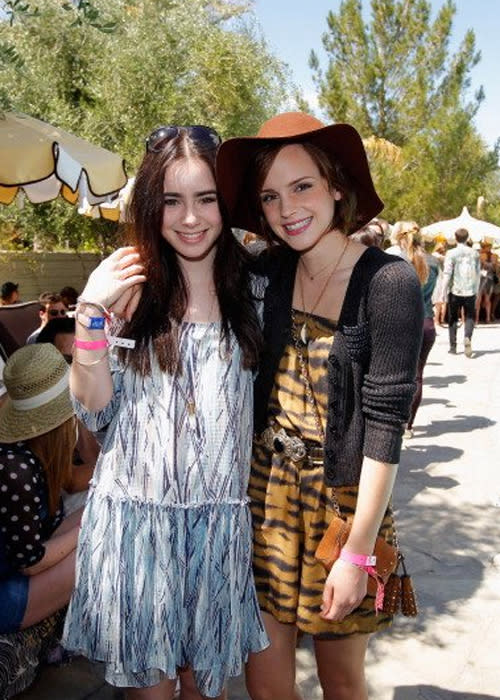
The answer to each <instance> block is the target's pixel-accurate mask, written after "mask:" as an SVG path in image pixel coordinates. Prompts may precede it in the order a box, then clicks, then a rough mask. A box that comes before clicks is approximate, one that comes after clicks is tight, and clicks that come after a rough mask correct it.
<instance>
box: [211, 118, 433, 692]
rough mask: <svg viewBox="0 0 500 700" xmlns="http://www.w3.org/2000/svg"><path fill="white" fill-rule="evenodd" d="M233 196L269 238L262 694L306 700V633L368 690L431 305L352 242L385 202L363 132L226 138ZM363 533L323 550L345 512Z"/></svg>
mask: <svg viewBox="0 0 500 700" xmlns="http://www.w3.org/2000/svg"><path fill="white" fill-rule="evenodd" d="M217 181H218V187H219V192H220V194H221V197H222V199H223V200H224V201H225V204H226V206H227V208H228V210H229V212H230V216H231V223H232V225H233V226H235V227H238V228H242V229H243V230H248V231H251V232H253V233H257V234H260V235H261V236H264V237H265V238H266V240H267V241H268V242H269V244H270V247H269V250H268V251H266V252H264V253H263V254H261V256H260V257H259V259H258V261H257V268H258V269H259V271H260V272H261V274H262V275H263V278H264V280H265V281H266V283H267V287H266V291H265V294H264V310H263V319H264V351H263V354H262V358H261V362H260V367H259V374H258V376H257V379H256V386H255V415H254V419H255V428H256V433H257V434H256V439H255V442H254V453H253V463H252V473H251V478H250V496H251V507H252V512H253V521H254V532H255V534H254V571H255V577H256V584H257V591H258V596H259V602H260V605H261V609H262V610H263V611H264V613H263V615H264V620H265V624H266V628H267V631H268V633H269V636H270V639H271V645H270V647H269V648H268V649H266V650H265V651H263V652H262V654H255V655H251V658H250V661H249V663H248V666H247V682H248V689H249V692H250V695H251V697H252V698H253V700H270V699H271V698H272V699H274V698H279V699H280V700H297V698H299V697H300V696H299V693H298V691H297V689H296V688H295V646H296V639H297V630H301V631H303V632H306V633H308V634H311V635H312V636H313V637H314V644H315V652H316V660H317V664H318V672H319V678H320V682H321V685H322V688H323V694H324V697H325V698H327V699H328V700H364V699H365V698H366V685H365V679H364V658H365V653H366V648H367V643H368V638H369V635H370V634H371V633H372V632H375V631H376V630H377V629H381V628H383V627H386V626H387V625H388V624H389V623H390V616H388V615H386V614H383V613H380V612H379V613H378V614H376V611H375V609H374V598H373V597H371V596H368V595H367V579H368V574H367V568H368V567H369V563H370V561H371V559H372V554H373V548H374V544H375V540H376V537H377V535H378V534H381V535H382V536H384V537H386V538H387V539H388V540H391V539H392V538H393V531H392V518H391V514H390V509H389V500H390V495H391V491H392V487H393V483H394V479H395V476H396V471H397V465H398V462H399V455H400V449H401V440H402V433H403V426H404V424H405V422H406V420H407V419H408V414H409V408H410V404H411V400H412V396H413V393H414V391H415V381H414V380H415V369H416V362H417V357H418V351H419V347H420V341H421V334H422V300H421V293H420V285H419V282H418V279H417V277H416V275H415V272H414V270H413V269H412V268H411V267H410V266H409V265H408V264H407V263H406V262H405V261H403V260H398V259H397V258H395V257H394V256H389V255H386V254H385V253H384V252H383V251H381V250H379V249H378V248H376V247H370V248H367V247H365V246H364V245H362V244H361V243H359V242H357V241H351V240H350V237H349V234H351V233H353V232H354V231H356V230H358V229H360V228H361V227H362V226H363V225H364V224H366V223H367V222H368V221H369V220H370V219H372V218H373V217H374V216H376V215H377V214H378V213H379V212H380V210H381V209H382V206H383V205H382V202H381V201H380V199H379V198H378V196H377V194H376V192H375V189H374V187H373V183H372V179H371V176H370V171H369V168H368V163H367V159H366V154H365V151H364V147H363V144H362V141H361V138H360V136H359V134H358V133H357V132H356V130H355V129H354V128H353V127H351V126H349V125H347V124H335V125H332V126H327V127H325V126H324V125H323V124H322V123H321V122H320V121H318V120H317V119H315V118H313V117H311V116H309V115H307V114H302V113H289V114H282V115H278V116H277V117H274V118H272V119H270V120H269V121H267V122H266V123H265V124H264V125H263V126H262V128H261V129H260V131H259V134H258V136H257V137H256V138H237V139H231V140H229V141H226V142H225V143H224V144H223V145H222V146H221V148H220V149H219V153H218V156H217ZM336 508H338V509H339V511H340V513H341V514H342V516H351V515H353V516H354V517H353V521H352V528H351V531H350V535H349V537H348V540H347V543H346V545H345V546H344V548H343V550H342V553H341V556H340V558H339V559H338V560H337V561H336V562H335V563H334V565H333V567H332V569H331V571H330V573H328V574H327V573H326V572H325V571H324V570H323V568H322V567H321V565H320V564H319V563H318V562H317V561H316V560H315V556H314V555H315V550H316V547H317V545H318V542H319V541H320V539H321V537H322V535H323V533H324V532H325V530H326V528H327V526H328V523H329V522H330V520H331V518H332V516H333V514H334V513H335V509H336Z"/></svg>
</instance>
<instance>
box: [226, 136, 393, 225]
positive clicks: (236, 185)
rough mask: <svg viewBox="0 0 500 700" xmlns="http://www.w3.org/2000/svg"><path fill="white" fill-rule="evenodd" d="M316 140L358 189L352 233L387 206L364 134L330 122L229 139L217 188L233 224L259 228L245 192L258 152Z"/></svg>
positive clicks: (317, 144)
mask: <svg viewBox="0 0 500 700" xmlns="http://www.w3.org/2000/svg"><path fill="white" fill-rule="evenodd" d="M304 142H308V143H312V144H314V145H315V146H317V147H318V148H320V149H321V150H322V151H324V152H325V153H326V154H327V155H328V156H329V157H330V158H331V160H332V161H334V162H338V163H340V164H341V165H342V167H343V168H344V170H345V171H346V172H347V173H348V175H349V176H350V179H351V180H352V182H353V185H354V188H355V190H356V195H357V200H358V207H357V214H358V216H357V220H356V222H355V224H354V225H353V226H352V227H351V230H350V231H349V233H353V232H354V231H357V230H358V229H360V228H362V227H363V226H364V225H365V224H367V223H368V222H369V221H370V220H371V219H373V218H374V217H375V216H377V214H379V213H380V212H381V211H382V209H383V208H384V203H383V202H382V200H381V199H380V197H379V196H378V194H377V192H376V191H375V187H374V185H373V180H372V176H371V173H370V168H369V166H368V160H367V157H366V152H365V148H364V146H363V142H362V140H361V137H360V135H359V134H358V132H357V131H356V129H355V128H354V127H353V126H351V125H350V124H330V125H329V126H325V127H323V128H321V129H316V130H314V131H308V132H306V133H303V134H299V135H297V136H276V137H258V136H255V137H240V138H234V139H228V140H227V141H225V142H224V143H223V144H222V145H221V146H220V147H219V150H218V153H217V163H216V174H217V189H218V192H219V195H220V197H221V199H222V201H223V202H224V204H225V206H226V208H227V210H228V213H229V216H230V223H231V226H233V227H234V228H240V229H243V230H245V231H251V232H252V233H258V232H259V225H258V221H257V219H256V218H255V214H254V213H253V211H252V209H251V207H250V197H249V194H248V193H247V192H244V191H243V190H244V183H245V180H246V177H247V173H248V168H249V166H250V164H251V162H252V161H253V159H254V157H255V154H256V153H257V152H258V151H259V150H260V149H261V148H263V147H265V146H267V145H271V144H279V143H283V144H285V143H304Z"/></svg>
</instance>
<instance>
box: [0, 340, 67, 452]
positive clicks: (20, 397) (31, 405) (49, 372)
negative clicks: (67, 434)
mask: <svg viewBox="0 0 500 700" xmlns="http://www.w3.org/2000/svg"><path fill="white" fill-rule="evenodd" d="M3 381H4V384H5V387H6V389H7V399H6V400H5V403H4V404H3V405H2V406H1V407H0V442H17V440H27V439H29V438H33V437H36V436H37V435H43V433H48V432H49V430H53V429H54V428H57V426H59V425H61V424H62V423H64V422H65V421H66V420H68V418H71V416H72V415H74V411H73V406H72V404H71V400H70V397H69V369H68V365H67V364H66V360H65V359H64V357H63V356H62V355H61V353H60V352H59V350H57V349H56V348H55V347H54V346H53V345H51V344H50V343H41V344H38V345H26V346H25V347H23V348H19V350H16V352H15V353H13V354H12V355H11V356H10V357H9V359H8V360H7V363H6V365H5V368H4V371H3Z"/></svg>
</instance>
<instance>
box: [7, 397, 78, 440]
mask: <svg viewBox="0 0 500 700" xmlns="http://www.w3.org/2000/svg"><path fill="white" fill-rule="evenodd" d="M74 414H75V411H74V408H73V405H72V403H71V399H70V397H69V392H68V391H67V390H66V391H63V392H62V393H61V394H59V396H57V397H56V398H55V399H52V401H50V402H49V403H47V404H44V405H43V406H40V407H38V408H32V409H30V410H29V411H20V410H19V409H16V408H15V407H14V406H13V404H12V400H11V399H10V398H9V397H7V399H6V400H5V402H4V403H3V405H2V406H1V407H0V442H6V443H10V442H18V441H19V440H29V439H30V438H34V437H38V435H43V434H44V433H48V432H49V431H50V430H54V428H57V427H58V426H59V425H62V424H63V423H64V422H65V421H67V420H68V419H69V418H71V417H72V416H73V415H74Z"/></svg>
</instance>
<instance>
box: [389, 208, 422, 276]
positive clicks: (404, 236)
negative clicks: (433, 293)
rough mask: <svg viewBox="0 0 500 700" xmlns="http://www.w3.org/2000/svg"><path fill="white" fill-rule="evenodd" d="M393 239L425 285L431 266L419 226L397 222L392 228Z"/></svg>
mask: <svg viewBox="0 0 500 700" xmlns="http://www.w3.org/2000/svg"><path fill="white" fill-rule="evenodd" d="M391 238H392V239H393V240H394V241H395V242H396V243H398V244H399V246H400V248H401V250H402V251H403V253H404V254H405V255H406V256H407V258H408V260H409V261H410V262H411V264H412V265H413V267H414V268H415V272H416V273H417V277H418V279H419V281H420V284H425V282H427V278H428V277H429V265H428V264H427V260H426V256H425V250H424V248H423V246H422V236H421V233H420V228H419V225H418V224H417V223H416V222H415V221H396V223H395V224H394V226H393V228H392V234H391Z"/></svg>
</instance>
